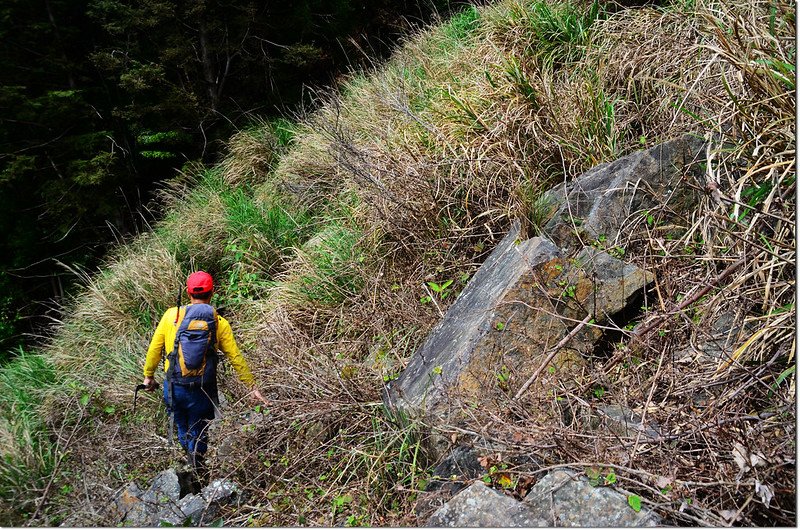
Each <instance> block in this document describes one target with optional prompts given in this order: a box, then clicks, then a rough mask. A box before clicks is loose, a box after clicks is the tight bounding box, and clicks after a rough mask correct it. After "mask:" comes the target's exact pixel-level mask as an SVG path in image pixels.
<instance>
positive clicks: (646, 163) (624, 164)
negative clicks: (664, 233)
mask: <svg viewBox="0 0 800 530" xmlns="http://www.w3.org/2000/svg"><path fill="white" fill-rule="evenodd" d="M704 147H705V142H704V141H703V140H702V139H700V138H696V137H693V136H690V135H686V136H683V137H681V138H678V139H675V140H671V141H669V142H666V143H663V144H661V145H658V146H655V147H653V148H651V149H648V150H646V151H638V152H636V153H632V154H630V155H628V156H626V157H623V158H620V159H619V160H616V161H614V162H610V163H607V164H601V165H599V166H596V167H594V168H592V169H590V170H589V171H587V172H586V173H583V174H582V175H580V176H579V177H578V178H576V179H575V180H573V181H572V182H570V183H568V184H566V185H560V186H556V187H554V188H553V189H552V190H550V191H548V192H547V193H545V195H544V197H543V202H545V203H549V204H552V205H553V206H554V207H553V208H552V211H553V213H552V214H551V216H550V219H549V221H547V222H546V223H544V226H543V227H542V234H543V235H544V236H545V237H547V238H549V239H550V240H551V241H553V242H555V243H556V244H557V245H558V246H559V247H560V248H564V249H573V250H574V249H578V248H580V247H582V246H583V245H584V244H588V243H591V242H592V241H594V240H596V239H597V238H598V237H600V236H605V237H606V238H607V240H610V241H613V240H614V239H616V237H617V235H618V234H619V232H620V230H621V228H622V227H623V226H625V224H626V222H628V221H629V220H630V216H631V215H633V214H635V213H636V212H640V211H643V210H645V209H649V208H653V207H655V206H663V205H669V206H670V207H671V208H672V209H673V210H675V211H679V212H680V211H682V212H686V211H688V210H689V208H691V207H692V205H693V204H695V203H696V201H697V198H698V195H697V193H696V192H695V191H693V190H691V189H690V188H689V187H688V186H686V185H685V184H684V183H683V182H682V179H683V178H684V177H686V176H687V174H690V173H694V175H693V178H694V179H695V180H696V183H697V184H699V185H700V186H701V187H702V186H703V185H704V184H705V183H704V182H702V181H701V177H700V171H699V167H700V164H699V162H701V161H703V160H704Z"/></svg>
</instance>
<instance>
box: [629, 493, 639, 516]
mask: <svg viewBox="0 0 800 530" xmlns="http://www.w3.org/2000/svg"><path fill="white" fill-rule="evenodd" d="M628 506H630V507H631V508H633V511H634V512H636V513H639V512H640V511H641V509H642V499H641V498H640V497H639V496H638V495H628Z"/></svg>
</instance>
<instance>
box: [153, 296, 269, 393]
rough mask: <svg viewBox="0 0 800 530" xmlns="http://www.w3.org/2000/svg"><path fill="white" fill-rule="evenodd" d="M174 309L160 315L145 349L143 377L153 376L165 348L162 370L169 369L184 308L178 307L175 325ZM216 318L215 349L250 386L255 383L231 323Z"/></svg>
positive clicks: (243, 381) (175, 309)
mask: <svg viewBox="0 0 800 530" xmlns="http://www.w3.org/2000/svg"><path fill="white" fill-rule="evenodd" d="M175 311H177V308H176V307H171V308H169V309H167V312H166V313H164V316H163V317H161V321H160V322H159V323H158V327H157V328H156V332H155V334H153V339H152V340H151V341H150V347H149V348H148V349H147V358H146V359H145V361H144V375H145V377H153V374H154V373H155V371H156V368H157V367H158V363H160V362H161V356H162V352H164V351H165V350H166V353H167V359H166V360H165V362H164V371H165V372H166V371H167V370H168V369H169V354H170V353H171V352H172V350H173V349H174V348H175V334H176V333H177V332H178V327H177V326H178V325H179V324H180V322H181V320H182V319H183V315H184V313H185V312H186V309H185V307H181V308H180V311H181V313H180V316H179V318H178V324H177V325H176V324H175ZM217 318H218V324H217V349H218V350H222V352H223V353H224V354H225V356H226V357H227V358H228V362H229V363H231V366H233V368H234V369H235V370H236V373H237V374H239V379H241V381H242V383H244V384H246V385H248V386H251V387H252V386H253V385H254V384H255V380H254V379H253V374H252V373H251V372H250V368H249V367H248V366H247V361H245V360H244V357H242V353H241V352H240V351H239V347H238V346H237V345H236V340H235V339H234V338H233V330H232V329H231V325H230V324H229V323H228V321H227V320H225V319H224V318H222V317H217Z"/></svg>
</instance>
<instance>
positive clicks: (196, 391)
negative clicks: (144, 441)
mask: <svg viewBox="0 0 800 530" xmlns="http://www.w3.org/2000/svg"><path fill="white" fill-rule="evenodd" d="M186 292H187V293H188V294H189V301H190V304H192V305H194V304H208V303H209V302H210V301H211V296H212V295H213V294H214V280H213V278H212V277H211V275H210V274H208V273H207V272H203V271H198V272H195V273H193V274H191V275H190V276H189V279H188V280H187V281H186ZM200 309H205V310H207V311H209V312H210V313H209V314H211V315H213V316H212V319H211V325H210V327H211V329H212V330H213V328H214V327H216V330H215V335H216V344H215V346H216V348H214V350H213V351H214V352H216V350H222V352H223V353H224V354H225V356H226V357H227V359H228V362H229V363H230V364H231V365H232V366H233V367H234V369H235V370H236V373H237V374H238V375H239V379H240V380H241V381H242V382H243V383H244V384H245V385H247V386H248V387H250V389H251V391H250V396H251V397H252V398H254V399H259V400H261V401H262V402H263V403H264V404H265V405H268V404H269V403H268V402H267V400H265V399H264V396H262V395H261V392H259V390H258V389H257V388H256V387H255V381H254V379H253V374H252V373H251V372H250V368H249V367H248V366H247V362H246V361H245V360H244V357H242V354H241V352H240V351H239V348H238V347H237V346H236V341H235V340H234V338H233V331H232V330H231V325H230V324H229V323H228V321H227V320H225V319H224V318H222V317H221V316H218V315H216V312H215V311H214V310H213V309H212V308H211V307H210V306H208V307H205V308H200V307H194V308H191V311H190V308H189V306H184V307H172V308H170V309H168V310H167V312H166V313H164V316H163V317H161V321H160V322H159V323H158V327H157V328H156V331H155V334H154V335H153V339H152V340H151V341H150V347H149V348H148V350H147V358H146V359H145V363H144V382H143V383H144V385H145V386H146V387H147V389H148V390H150V391H152V390H153V389H154V388H155V379H154V378H153V374H154V373H155V370H156V368H157V367H158V364H159V363H160V362H161V356H162V352H163V351H164V350H166V353H167V359H166V361H165V363H164V371H165V372H167V374H169V369H170V358H177V357H176V356H173V355H171V354H173V350H175V346H176V336H177V334H178V330H179V328H180V329H185V328H186V325H184V326H183V328H181V324H182V323H183V318H184V316H185V315H186V314H187V312H194V310H200ZM214 319H215V320H216V325H214V324H213V321H214ZM210 336H211V335H209V337H210ZM209 340H210V338H209ZM181 344H183V343H181ZM204 349H205V347H204ZM209 350H210V348H209ZM212 353H213V352H212ZM211 362H212V363H214V360H212V361H211ZM183 363H184V359H183V358H181V360H180V364H181V365H183ZM184 367H185V366H184ZM181 368H182V366H178V363H177V362H176V366H175V369H176V370H175V372H174V373H173V375H172V384H170V383H169V381H167V382H165V384H164V401H165V402H166V404H167V408H168V409H169V410H170V412H171V413H172V414H173V415H174V421H175V426H176V427H177V429H178V441H179V442H180V444H181V446H182V447H183V448H184V449H185V450H186V452H187V454H188V455H189V462H190V463H191V464H192V465H193V466H194V467H195V470H198V471H199V470H201V469H202V468H203V456H204V455H205V452H206V449H207V448H208V445H207V441H208V433H207V427H208V422H209V421H210V420H212V419H214V407H215V406H216V405H215V403H214V402H215V401H216V395H217V394H216V390H217V388H216V370H215V368H216V364H215V363H214V365H213V366H211V368H210V369H211V372H210V374H211V375H210V376H207V377H206V379H205V380H203V379H202V377H200V378H199V379H200V382H199V383H197V382H191V383H190V382H189V381H192V378H186V379H184V378H182V377H181ZM202 369H203V370H204V369H205V363H204V365H203V368H202ZM194 379H195V380H196V379H198V378H197V377H195V378H194ZM170 394H171V395H170Z"/></svg>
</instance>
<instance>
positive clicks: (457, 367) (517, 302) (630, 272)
mask: <svg viewBox="0 0 800 530" xmlns="http://www.w3.org/2000/svg"><path fill="white" fill-rule="evenodd" d="M702 147H703V142H702V141H701V140H699V139H697V138H693V137H691V136H687V137H684V138H680V139H677V140H674V141H672V142H668V143H666V144H663V145H660V146H657V147H654V148H652V149H650V150H647V151H642V152H638V153H634V154H632V155H630V156H627V157H625V158H622V159H620V160H618V161H616V162H612V163H610V164H603V165H601V166H598V167H596V168H594V169H592V170H590V171H588V172H587V173H585V174H584V175H581V176H580V177H578V178H577V179H575V181H573V182H572V183H570V184H568V185H565V186H557V187H555V188H553V189H552V190H550V191H549V192H547V193H546V194H545V197H546V199H547V201H546V202H548V203H549V204H550V205H551V212H550V218H549V221H547V222H546V223H544V225H543V229H542V236H540V237H533V238H530V239H525V240H523V239H522V237H521V233H520V227H519V225H518V224H515V225H514V226H513V227H512V229H511V231H510V232H509V233H508V235H507V236H506V237H505V238H504V239H503V240H502V241H501V242H500V244H499V245H498V246H497V247H496V248H495V250H494V251H493V252H492V254H491V255H490V256H489V258H488V259H487V260H486V261H485V262H484V264H483V265H482V266H481V268H480V269H479V270H478V272H477V273H476V274H475V276H474V277H473V278H472V279H471V280H470V282H469V283H468V285H467V286H466V287H465V289H464V290H463V291H462V293H461V294H460V295H459V297H458V299H457V300H456V301H455V302H454V303H453V305H452V306H451V307H450V308H449V309H448V311H447V314H446V315H445V317H444V318H443V319H442V321H441V322H439V323H438V324H437V325H436V327H434V329H433V330H432V331H431V333H430V335H429V336H428V338H427V340H426V341H425V342H424V343H423V345H422V346H421V347H420V348H419V350H418V351H417V352H416V353H415V354H414V355H413V357H412V358H411V360H410V361H409V363H408V365H407V367H406V369H405V370H404V371H403V373H402V374H401V375H400V377H399V378H398V379H397V380H395V381H393V382H391V383H390V385H389V386H388V388H387V392H386V393H385V401H386V402H387V405H388V406H389V407H390V408H393V409H399V410H402V411H403V412H404V413H406V414H408V415H410V416H412V417H417V418H423V419H425V420H426V421H427V422H428V423H430V424H434V425H435V424H451V425H452V424H457V423H458V422H459V421H460V419H461V418H460V405H463V404H465V403H469V404H470V406H471V407H473V408H478V407H482V406H487V405H488V404H487V402H486V401H487V400H486V395H487V392H488V391H490V390H491V391H494V390H495V389H496V387H497V386H500V387H501V389H502V390H503V391H505V392H506V393H507V394H508V395H509V396H513V395H515V394H516V393H517V392H519V391H520V389H521V388H522V387H523V386H524V385H525V384H526V382H528V381H529V380H530V379H531V377H536V376H538V374H540V373H541V371H542V370H543V369H549V370H558V371H559V373H561V374H562V375H567V376H568V375H569V372H570V370H575V369H577V368H579V367H581V366H582V365H583V364H584V362H585V358H586V356H587V354H589V353H591V352H592V350H593V349H594V347H595V344H596V342H597V341H598V339H599V338H600V337H601V332H600V331H599V330H598V328H597V327H596V326H593V325H591V324H600V323H604V322H607V321H609V320H612V321H613V319H614V315H615V314H617V313H619V312H621V311H622V310H623V309H625V308H626V307H627V306H628V305H629V304H630V303H631V302H632V301H633V300H634V299H635V298H636V295H637V294H638V293H640V292H642V290H643V288H644V287H645V286H646V285H647V284H649V283H650V282H651V281H652V275H651V274H649V273H648V272H646V271H644V270H642V269H640V268H639V267H636V266H635V265H633V264H630V263H625V262H623V261H622V260H621V259H619V258H620V257H621V256H622V255H624V251H623V250H622V249H619V248H617V247H607V246H606V245H604V244H602V243H603V242H605V241H609V240H611V241H613V240H614V239H616V237H617V235H618V234H619V232H620V230H621V229H622V227H623V226H624V225H625V223H626V222H629V221H630V219H631V218H632V217H636V216H637V215H638V217H639V218H641V217H642V209H645V208H652V207H654V206H655V205H661V207H664V205H665V204H668V205H673V206H674V207H675V208H676V211H685V210H686V208H688V207H689V205H690V204H691V203H692V201H693V200H695V199H696V192H695V191H694V190H696V189H698V186H697V185H688V184H687V182H689V181H690V180H692V179H695V176H691V175H692V174H693V173H694V172H696V167H697V166H696V165H695V164H693V161H694V160H695V159H696V158H697V157H698V156H700V153H701V152H702ZM690 176H691V178H690ZM700 188H702V187H701V186H700ZM681 209H683V210H681ZM612 253H614V254H616V255H612ZM581 322H583V325H582V326H581V325H577V324H578V323H581ZM555 345H558V348H554V346H555ZM554 349H557V350H558V351H554ZM445 445H446V444H445ZM443 450H444V448H442V449H441V450H437V449H436V448H434V455H435V456H441V455H442V454H443Z"/></svg>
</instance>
